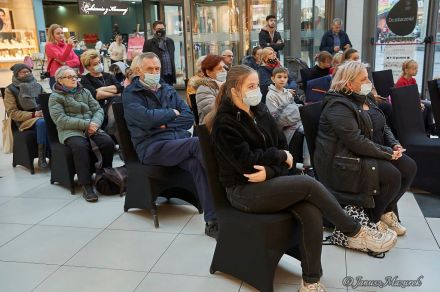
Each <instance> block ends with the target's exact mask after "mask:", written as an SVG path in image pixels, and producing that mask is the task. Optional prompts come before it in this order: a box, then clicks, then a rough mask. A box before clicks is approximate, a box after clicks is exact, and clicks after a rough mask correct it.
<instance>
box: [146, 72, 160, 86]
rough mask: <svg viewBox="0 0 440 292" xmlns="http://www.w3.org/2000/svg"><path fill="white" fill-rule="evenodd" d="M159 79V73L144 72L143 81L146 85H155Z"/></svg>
mask: <svg viewBox="0 0 440 292" xmlns="http://www.w3.org/2000/svg"><path fill="white" fill-rule="evenodd" d="M159 81H160V74H150V73H144V83H145V84H146V85H147V86H148V87H156V86H157V85H158V84H159Z"/></svg>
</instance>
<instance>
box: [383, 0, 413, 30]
mask: <svg viewBox="0 0 440 292" xmlns="http://www.w3.org/2000/svg"><path fill="white" fill-rule="evenodd" d="M417 9H418V3H417V0H400V1H399V2H397V3H396V5H394V6H393V8H391V10H390V12H388V15H387V18H386V21H387V26H388V28H389V29H390V30H391V31H392V32H393V33H395V34H396V35H399V36H406V35H409V34H410V33H412V32H413V31H414V28H415V26H416V22H417Z"/></svg>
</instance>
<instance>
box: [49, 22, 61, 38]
mask: <svg viewBox="0 0 440 292" xmlns="http://www.w3.org/2000/svg"><path fill="white" fill-rule="evenodd" d="M58 28H61V29H63V27H62V26H61V25H59V24H56V23H54V24H51V25H50V26H49V28H48V29H47V40H48V42H49V43H56V40H55V36H54V33H55V30H56V29H58Z"/></svg>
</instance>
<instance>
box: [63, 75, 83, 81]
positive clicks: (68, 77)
mask: <svg viewBox="0 0 440 292" xmlns="http://www.w3.org/2000/svg"><path fill="white" fill-rule="evenodd" d="M65 78H67V79H69V80H78V79H79V77H78V76H75V75H70V76H64V77H60V79H65Z"/></svg>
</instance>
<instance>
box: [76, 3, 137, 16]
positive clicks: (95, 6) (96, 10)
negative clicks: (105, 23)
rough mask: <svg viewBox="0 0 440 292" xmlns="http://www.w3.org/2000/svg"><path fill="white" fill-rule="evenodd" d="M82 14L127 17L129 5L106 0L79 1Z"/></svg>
mask: <svg viewBox="0 0 440 292" xmlns="http://www.w3.org/2000/svg"><path fill="white" fill-rule="evenodd" d="M78 6H79V12H80V14H85V15H90V14H93V15H125V14H127V12H128V3H124V2H117V1H105V0H89V1H81V0H80V1H78Z"/></svg>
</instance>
